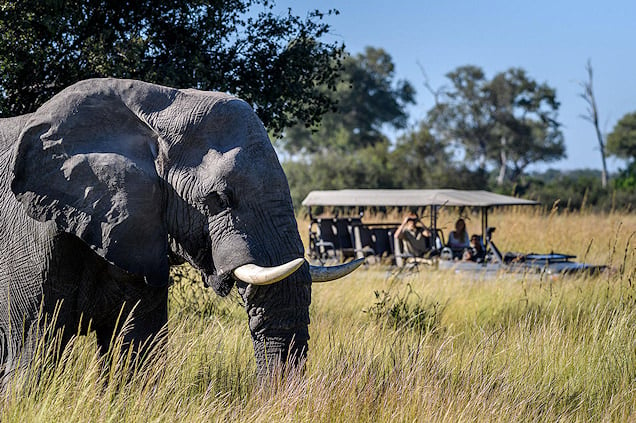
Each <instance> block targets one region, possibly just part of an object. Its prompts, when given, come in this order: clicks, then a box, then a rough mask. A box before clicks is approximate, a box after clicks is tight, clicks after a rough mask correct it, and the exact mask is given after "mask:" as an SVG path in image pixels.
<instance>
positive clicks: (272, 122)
mask: <svg viewBox="0 0 636 423" xmlns="http://www.w3.org/2000/svg"><path fill="white" fill-rule="evenodd" d="M274 3H275V2H274V1H270V0H230V1H220V0H211V1H209V0H208V1H206V0H168V1H164V0H161V1H159V0H138V1H123V2H122V1H114V0H44V1H42V0H19V1H4V2H3V3H2V7H1V8H0V34H1V35H0V116H3V117H6V116H13V115H18V114H22V113H26V112H31V111H33V110H35V109H36V108H37V107H38V106H40V105H41V104H42V103H43V102H45V101H46V100H48V99H49V98H50V97H51V96H52V95H54V94H55V93H57V92H59V91H60V90H61V89H63V88H64V87H66V86H68V85H71V84H72V83H74V82H77V81H79V80H82V79H86V78H92V77H105V76H112V77H122V78H135V79H142V80H145V81H148V82H154V83H159V84H164V85H168V86H174V87H179V88H188V87H194V88H199V89H204V90H219V91H225V92H229V93H232V94H235V95H238V96H240V97H242V98H243V99H245V100H246V101H248V102H250V103H251V104H252V105H253V106H254V108H255V110H256V111H257V113H258V114H259V116H260V117H261V119H262V120H263V122H264V123H265V125H266V126H267V127H268V128H269V129H270V130H273V131H274V132H281V131H282V130H283V129H284V128H285V127H289V126H291V125H293V124H295V123H296V122H298V121H302V122H307V123H309V124H314V123H315V122H317V121H318V119H319V118H320V116H321V115H322V114H323V113H325V112H326V111H328V110H331V108H332V107H333V105H334V104H333V100H332V98H331V96H330V95H329V90H331V89H334V88H335V84H336V82H337V78H338V74H339V71H340V58H341V54H342V52H343V49H344V47H343V46H342V45H339V44H337V43H331V44H328V43H324V42H322V41H320V40H321V37H323V36H324V35H325V34H327V33H328V31H329V29H330V27H329V25H328V24H327V23H325V22H324V20H323V18H324V17H325V16H326V15H330V14H336V13H337V11H335V10H330V11H328V12H326V13H323V12H320V11H318V10H315V11H313V12H311V13H309V14H308V15H307V16H306V17H304V18H303V17H299V16H296V15H294V14H293V13H292V12H291V10H288V11H287V13H286V14H282V15H280V14H278V13H277V12H275V10H274ZM319 87H320V88H319Z"/></svg>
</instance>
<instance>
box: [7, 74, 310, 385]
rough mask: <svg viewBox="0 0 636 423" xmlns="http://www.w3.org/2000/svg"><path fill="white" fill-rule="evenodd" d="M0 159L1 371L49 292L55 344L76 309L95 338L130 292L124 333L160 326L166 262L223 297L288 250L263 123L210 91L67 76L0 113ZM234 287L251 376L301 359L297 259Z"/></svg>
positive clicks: (304, 312) (292, 243) (281, 193)
mask: <svg viewBox="0 0 636 423" xmlns="http://www.w3.org/2000/svg"><path fill="white" fill-rule="evenodd" d="M0 157H1V159H0V160H1V161H0V163H1V166H2V169H1V171H0V196H1V197H2V203H1V204H2V205H1V206H0V233H1V234H2V235H1V240H0V343H1V345H0V359H1V361H2V363H3V365H4V367H5V375H8V374H9V373H11V371H13V370H15V369H16V368H17V367H18V366H19V367H22V366H25V365H26V364H27V363H28V362H29V359H30V357H31V350H32V348H33V345H34V342H36V340H37V339H36V335H35V334H36V332H37V315H38V310H39V307H40V304H42V305H43V310H44V311H45V312H47V313H52V312H53V311H54V308H55V305H56V303H57V302H59V301H60V300H63V303H62V306H61V309H60V312H59V318H58V324H60V325H63V326H65V327H66V330H65V332H64V333H65V338H66V340H68V337H69V336H70V335H71V334H73V333H76V330H77V328H78V325H79V324H80V316H82V315H83V316H82V319H81V321H82V323H83V326H84V327H86V326H87V325H86V324H87V322H88V321H89V319H90V320H91V328H93V329H95V331H96V334H97V339H98V342H99V344H100V346H101V347H102V348H105V349H107V346H108V343H109V341H110V339H111V336H112V334H113V331H114V330H115V323H116V320H117V317H118V315H119V313H120V309H121V307H122V305H124V303H125V306H124V315H125V314H127V313H128V312H130V311H131V310H132V307H133V305H135V304H136V303H137V302H139V303H138V305H137V307H136V309H135V310H134V314H133V316H134V326H133V328H132V330H131V331H130V332H129V333H128V334H127V335H126V340H127V341H130V342H133V343H139V342H143V341H144V340H147V339H149V338H150V337H152V336H153V335H155V334H157V332H158V331H159V329H160V328H161V327H162V326H163V325H164V324H165V323H166V320H167V295H168V272H169V267H170V264H171V258H172V259H176V260H177V261H181V260H186V261H188V262H189V263H191V264H192V265H193V266H194V267H196V268H197V269H199V270H200V271H201V272H202V274H203V276H204V280H205V281H206V283H207V284H209V285H211V286H213V287H214V289H215V290H216V291H217V293H219V294H220V295H227V293H228V292H229V289H230V288H231V287H232V285H233V284H234V281H233V279H231V276H230V274H231V271H232V270H233V269H235V268H236V267H238V266H240V265H243V264H247V263H255V264H258V265H261V266H273V265H279V264H282V263H286V262H288V261H290V260H292V259H295V258H298V257H302V256H303V245H302V243H301V240H300V236H299V234H298V230H297V226H296V221H295V218H294V214H293V209H292V203H291V198H290V195H289V187H288V184H287V180H286V178H285V175H284V173H283V171H282V168H281V166H280V164H279V162H278V159H277V157H276V154H275V152H274V150H273V148H272V146H271V143H270V141H269V139H268V136H267V133H266V131H265V129H264V127H263V125H262V123H261V122H260V120H259V119H258V118H257V116H256V115H255V113H254V112H253V111H252V109H251V108H250V107H249V106H248V105H247V104H246V103H245V102H243V101H241V100H239V99H236V98H234V97H230V96H228V95H225V94H222V93H212V92H201V91H196V90H175V89H171V88H165V87H161V86H157V85H152V84H148V83H144V82H139V81H132V80H116V79H95V80H88V81H83V82H80V83H77V84H75V85H73V86H71V87H69V88H67V89H65V90H64V91H62V92H61V93H59V94H58V95H56V96H55V97H53V98H52V99H51V100H50V101H49V102H47V103H46V104H44V105H43V106H42V107H41V108H40V109H39V110H38V111H36V112H35V113H33V114H31V115H25V116H20V117H16V118H8V119H0ZM172 262H174V261H172ZM237 286H238V290H239V293H240V294H241V296H242V297H243V299H244V301H245V304H246V310H247V314H248V321H249V327H250V330H251V334H252V339H253V345H254V351H255V355H256V362H257V366H258V371H259V373H260V374H264V373H266V372H267V366H269V367H271V366H272V365H274V364H275V363H277V362H279V361H278V360H283V361H285V360H289V361H290V362H294V363H296V362H297V361H298V359H299V358H303V357H304V356H305V354H306V349H307V340H308V338H309V334H308V328H307V326H308V324H309V303H310V297H311V280H310V275H309V271H308V266H307V264H304V265H303V266H302V267H301V268H300V269H299V270H298V271H296V272H295V273H294V274H293V275H292V276H290V277H288V278H287V279H284V280H283V281H281V282H278V283H275V284H273V285H268V286H253V285H247V284H245V283H243V282H237ZM23 333H26V336H25V337H24V339H26V341H22V340H23ZM266 355H267V357H266ZM5 377H6V376H5Z"/></svg>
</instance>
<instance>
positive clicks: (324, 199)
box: [302, 189, 539, 208]
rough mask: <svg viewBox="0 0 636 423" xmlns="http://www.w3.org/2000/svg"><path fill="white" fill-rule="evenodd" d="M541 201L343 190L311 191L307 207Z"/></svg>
mask: <svg viewBox="0 0 636 423" xmlns="http://www.w3.org/2000/svg"><path fill="white" fill-rule="evenodd" d="M538 204H539V203H538V202H536V201H532V200H525V199H523V198H517V197H511V196H508V195H501V194H495V193H494V192H489V191H481V190H474V191H467V190H457V189H343V190H331V191H311V192H310V193H309V194H308V195H307V197H305V199H304V200H303V202H302V205H303V206H306V207H311V206H340V207H381V206H385V207H426V206H450V207H483V208H488V207H497V206H531V205H538Z"/></svg>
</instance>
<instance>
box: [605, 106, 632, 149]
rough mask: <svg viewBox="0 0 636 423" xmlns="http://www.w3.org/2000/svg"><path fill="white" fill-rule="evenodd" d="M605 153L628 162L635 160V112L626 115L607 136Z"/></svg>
mask: <svg viewBox="0 0 636 423" xmlns="http://www.w3.org/2000/svg"><path fill="white" fill-rule="evenodd" d="M607 152H608V153H610V154H613V155H615V156H616V157H620V158H623V159H628V160H636V112H632V113H627V114H626V115H625V116H623V117H622V118H620V120H619V121H618V122H617V123H616V125H615V126H614V129H612V132H611V133H610V134H609V135H608V136H607Z"/></svg>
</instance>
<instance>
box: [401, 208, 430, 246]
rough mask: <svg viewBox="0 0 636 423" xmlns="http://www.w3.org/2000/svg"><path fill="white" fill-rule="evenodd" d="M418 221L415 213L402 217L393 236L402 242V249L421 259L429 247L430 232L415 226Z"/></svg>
mask: <svg viewBox="0 0 636 423" xmlns="http://www.w3.org/2000/svg"><path fill="white" fill-rule="evenodd" d="M418 222H419V219H418V217H417V215H416V214H415V213H409V214H407V215H406V216H404V220H403V221H402V224H401V225H400V227H399V228H398V229H397V230H396V231H395V236H396V237H397V238H398V239H399V240H401V241H403V242H404V248H405V249H406V251H407V252H408V253H410V254H412V255H413V256H415V257H422V256H423V255H424V254H425V253H426V252H427V251H428V250H430V249H431V246H430V236H431V233H430V231H429V230H428V229H427V228H425V227H422V226H419V225H417V223H418Z"/></svg>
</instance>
